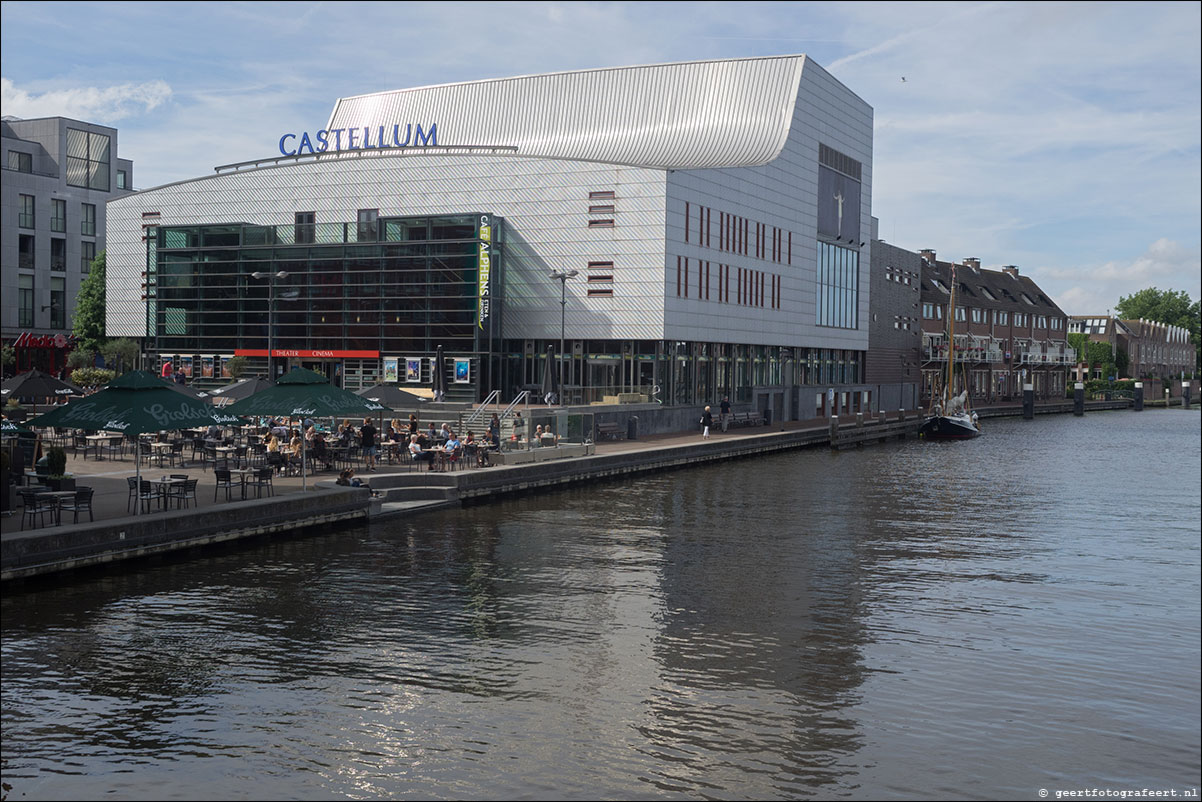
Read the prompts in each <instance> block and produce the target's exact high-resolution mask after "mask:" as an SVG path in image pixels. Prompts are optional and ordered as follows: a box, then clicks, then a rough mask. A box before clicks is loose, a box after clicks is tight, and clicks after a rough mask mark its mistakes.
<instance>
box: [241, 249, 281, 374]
mask: <svg viewBox="0 0 1202 802" xmlns="http://www.w3.org/2000/svg"><path fill="white" fill-rule="evenodd" d="M250 275H251V277H252V278H257V279H264V278H265V279H269V280H270V282H271V283H270V284H269V285H268V290H267V378H268V379H271V380H272V381H275V362H274V361H273V358H272V356H273V352H274V351H275V280H276V279H277V278H288V275H289V274H288V271H287V270H281V271H279V272H277V273H266V272H261V271H258V270H256V271H255V272H254V273H251V274H250Z"/></svg>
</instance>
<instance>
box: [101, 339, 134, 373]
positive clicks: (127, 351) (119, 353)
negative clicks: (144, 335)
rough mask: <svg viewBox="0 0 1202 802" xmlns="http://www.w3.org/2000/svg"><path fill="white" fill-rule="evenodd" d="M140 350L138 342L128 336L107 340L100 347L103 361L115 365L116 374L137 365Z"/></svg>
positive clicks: (111, 365)
mask: <svg viewBox="0 0 1202 802" xmlns="http://www.w3.org/2000/svg"><path fill="white" fill-rule="evenodd" d="M140 352H141V349H140V348H138V344H137V343H136V342H134V341H133V340H131V339H129V338H128V337H119V338H117V339H116V340H109V341H108V342H107V343H105V344H104V346H103V347H102V348H101V349H100V353H101V354H103V355H104V361H105V362H106V363H107V364H108V366H109V367H114V366H115V367H116V368H117V373H118V374H121V373H124V372H125V371H127V370H132V369H133V368H135V367H137V364H138V354H139V353H140Z"/></svg>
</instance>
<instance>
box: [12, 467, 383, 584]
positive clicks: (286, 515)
mask: <svg viewBox="0 0 1202 802" xmlns="http://www.w3.org/2000/svg"><path fill="white" fill-rule="evenodd" d="M370 507H371V493H370V492H369V491H367V490H365V489H361V488H342V487H339V488H335V489H328V490H316V491H312V492H308V493H291V494H289V495H287V496H278V497H275V498H265V499H251V500H248V501H244V502H240V503H238V504H234V505H229V506H226V507H208V508H206V509H205V510H204V513H203V514H197V512H196V511H195V510H177V511H174V512H165V513H155V514H153V515H138V516H130V517H128V518H118V519H115V520H109V521H96V522H94V523H92V522H89V523H79V524H74V525H68V526H58V527H53V528H48V529H33V530H29V531H27V532H20V533H12V534H9V535H6V536H5V537H4V539H3V541H2V543H0V580H5V581H7V580H9V579H20V578H25V577H32V576H38V575H41V574H48V573H54V572H57V571H66V570H70V569H73V568H83V567H87V566H90V565H98V564H101V563H109V562H114V561H117V560H127V559H131V558H134V557H145V556H148V555H152V554H162V553H165V552H169V551H176V550H179V549H187V548H193V547H197V546H205V545H209V544H212V543H221V542H225V541H229V540H239V539H242V538H247V537H254V536H258V535H264V534H270V533H273V532H285V531H292V530H296V529H305V528H308V527H313V526H324V525H328V524H331V523H335V522H338V521H348V520H355V519H365V518H366V517H367V515H368V513H369V510H370Z"/></svg>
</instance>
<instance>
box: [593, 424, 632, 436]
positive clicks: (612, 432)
mask: <svg viewBox="0 0 1202 802" xmlns="http://www.w3.org/2000/svg"><path fill="white" fill-rule="evenodd" d="M625 436H626V427H624V426H623V425H622V424H620V423H598V424H597V439H600V438H602V437H610V438H613V439H614V440H618V439H621V438H622V437H625Z"/></svg>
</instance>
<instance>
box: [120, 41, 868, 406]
mask: <svg viewBox="0 0 1202 802" xmlns="http://www.w3.org/2000/svg"><path fill="white" fill-rule="evenodd" d="M872 126H873V120H872V109H871V107H870V106H868V104H866V103H865V102H864V101H863V100H861V99H860V98H859V97H857V96H856V95H855V94H854V93H852V92H851V91H850V90H849V89H847V88H846V87H845V86H843V85H842V84H840V83H839V82H838V81H837V80H835V79H834V78H833V77H831V75H830V74H829V73H827V72H826V71H825V70H824V69H822V68H821V67H820V66H819V65H817V64H815V63H814V62H813V61H812V60H810V59H809V58H807V57H805V56H782V57H775V58H756V59H740V60H725V61H704V62H690V63H680V64H662V65H652V66H640V67H626V68H615V69H598V70H585V71H577V72H565V73H553V74H547V75H533V76H524V77H517V78H507V79H499V80H485V81H477V82H471V83H462V84H451V85H444V86H432V87H423V88H418V89H407V90H400V91H393V92H382V93H378V94H371V95H362V96H358V97H350V98H344V99H341V100H339V101H337V102H336V103H335V105H334V109H333V112H332V114H331V115H330V118H329V120H328V122H326V124H325V125H324V126H323V127H321V128H320V129H317V128H316V127H314V129H313V130H310V131H281V132H278V133H276V134H274V135H272V136H271V137H270V139H266V138H265V142H264V151H267V152H271V151H274V155H272V156H271V157H270V158H263V159H258V160H254V161H248V162H244V163H240V164H235V165H227V166H223V167H218V168H216V170H215V173H214V175H211V176H205V177H201V178H196V179H193V180H189V181H183V182H180V183H175V184H169V185H166V186H162V187H158V188H155V189H150V190H146V191H143V192H140V193H139V194H137V195H134V196H131V197H128V198H123V199H121V200H119V201H116V202H113V203H111V204H110V205H109V232H108V237H109V245H108V277H109V290H108V315H109V319H108V330H109V334H110V335H114V336H130V337H143V338H146V342H147V348H148V350H149V351H150V352H151V353H154V354H156V355H157V356H158V357H159V358H161V359H172V360H174V361H177V365H181V366H183V367H184V368H185V369H186V370H191V371H192V375H193V377H194V378H195V377H200V378H204V379H207V378H209V376H210V375H212V376H213V377H214V378H215V379H216V378H219V377H220V374H221V367H220V366H221V364H222V360H223V359H226V358H229V357H230V356H233V355H235V354H242V355H245V356H248V357H250V358H251V359H252V360H256V361H257V362H258V364H259V365H261V366H263V367H265V366H266V357H267V354H268V352H271V354H272V355H273V358H274V361H275V362H276V364H275V368H276V370H277V371H278V370H281V369H282V368H283V366H284V365H286V364H289V363H291V364H304V365H307V366H310V367H315V368H318V369H323V370H325V371H326V372H327V373H328V374H329V375H330V376H331V377H332V378H335V379H337V380H338V381H340V382H342V383H343V384H344V385H346V386H348V387H352V388H354V387H358V386H361V385H366V384H369V383H371V382H375V381H377V380H380V379H382V378H385V379H388V380H392V378H393V376H394V375H395V376H396V380H398V381H399V382H401V383H402V384H403V383H405V382H407V381H408V382H409V383H411V384H413V385H415V386H419V385H422V384H425V385H427V386H428V385H429V383H430V381H431V375H430V371H431V365H432V364H433V359H432V357H433V356H434V354H435V352H436V349H437V348H438V347H439V346H441V347H442V349H443V351H444V352H445V354H446V357H447V361H446V370H447V377H448V380H449V383H450V385H451V388H452V389H451V392H450V395H451V397H455V396H456V395H457V394H458V396H459V397H462V398H469V397H470V398H473V399H479V398H483V397H484V395H486V394H487V393H488V392H489V391H490V390H491V389H498V390H500V391H501V392H502V397H503V398H505V399H508V398H510V397H512V395H513V393H515V392H516V391H517V390H518V389H521V388H524V387H525V388H529V387H533V386H536V385H538V384H539V383H540V382H541V380H542V376H543V365H544V364H545V363H546V362H547V359H548V357H547V354H548V348H552V349H553V352H556V353H557V352H559V343H560V339H561V337H562V338H563V340H564V344H565V345H564V351H565V352H566V354H567V356H568V358H567V359H565V360H563V365H562V370H563V371H564V373H565V383H564V390H565V392H564V396H565V399H566V400H569V401H578V402H587V401H592V400H600V398H602V397H603V396H606V395H612V394H616V393H618V392H622V391H627V392H642V393H645V394H649V395H654V396H656V397H658V398H659V399H661V400H662V401H664V402H665V403H669V404H672V403H675V404H699V403H710V402H714V401H717V400H719V399H720V398H721V397H722V396H723V395H729V396H730V397H731V399H732V400H733V401H736V402H744V403H753V404H755V405H756V407H757V408H772V409H773V410H774V412H775V414H776V416H777V418H778V419H782V418H794V417H801V418H809V417H814V416H815V415H826V414H831V413H834V412H836V411H839V410H846V411H855V410H857V409H861V408H863V409H868V408H870V407H871V405H872V399H870V398H868V397H867V390H868V385H867V384H865V383H864V381H863V379H864V377H863V371H864V364H865V358H864V357H865V352H866V350H867V347H868V326H867V322H868V304H869V297H868V295H869V281H868V267H869V265H870V256H869V248H870V243H871V236H870V234H871V231H870V229H871V195H872V192H871V188H872V132H873V131H872ZM553 273H558V275H559V276H561V278H558V279H557V278H555V277H553ZM256 274H257V275H256ZM452 366H454V367H452ZM830 388H835V390H836V392H835V393H834V398H835V406H836V407H838V408H839V410H836V409H834V408H832V407H831V406H829V405H828V402H827V400H826V399H827V398H828V390H829V389H830Z"/></svg>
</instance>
